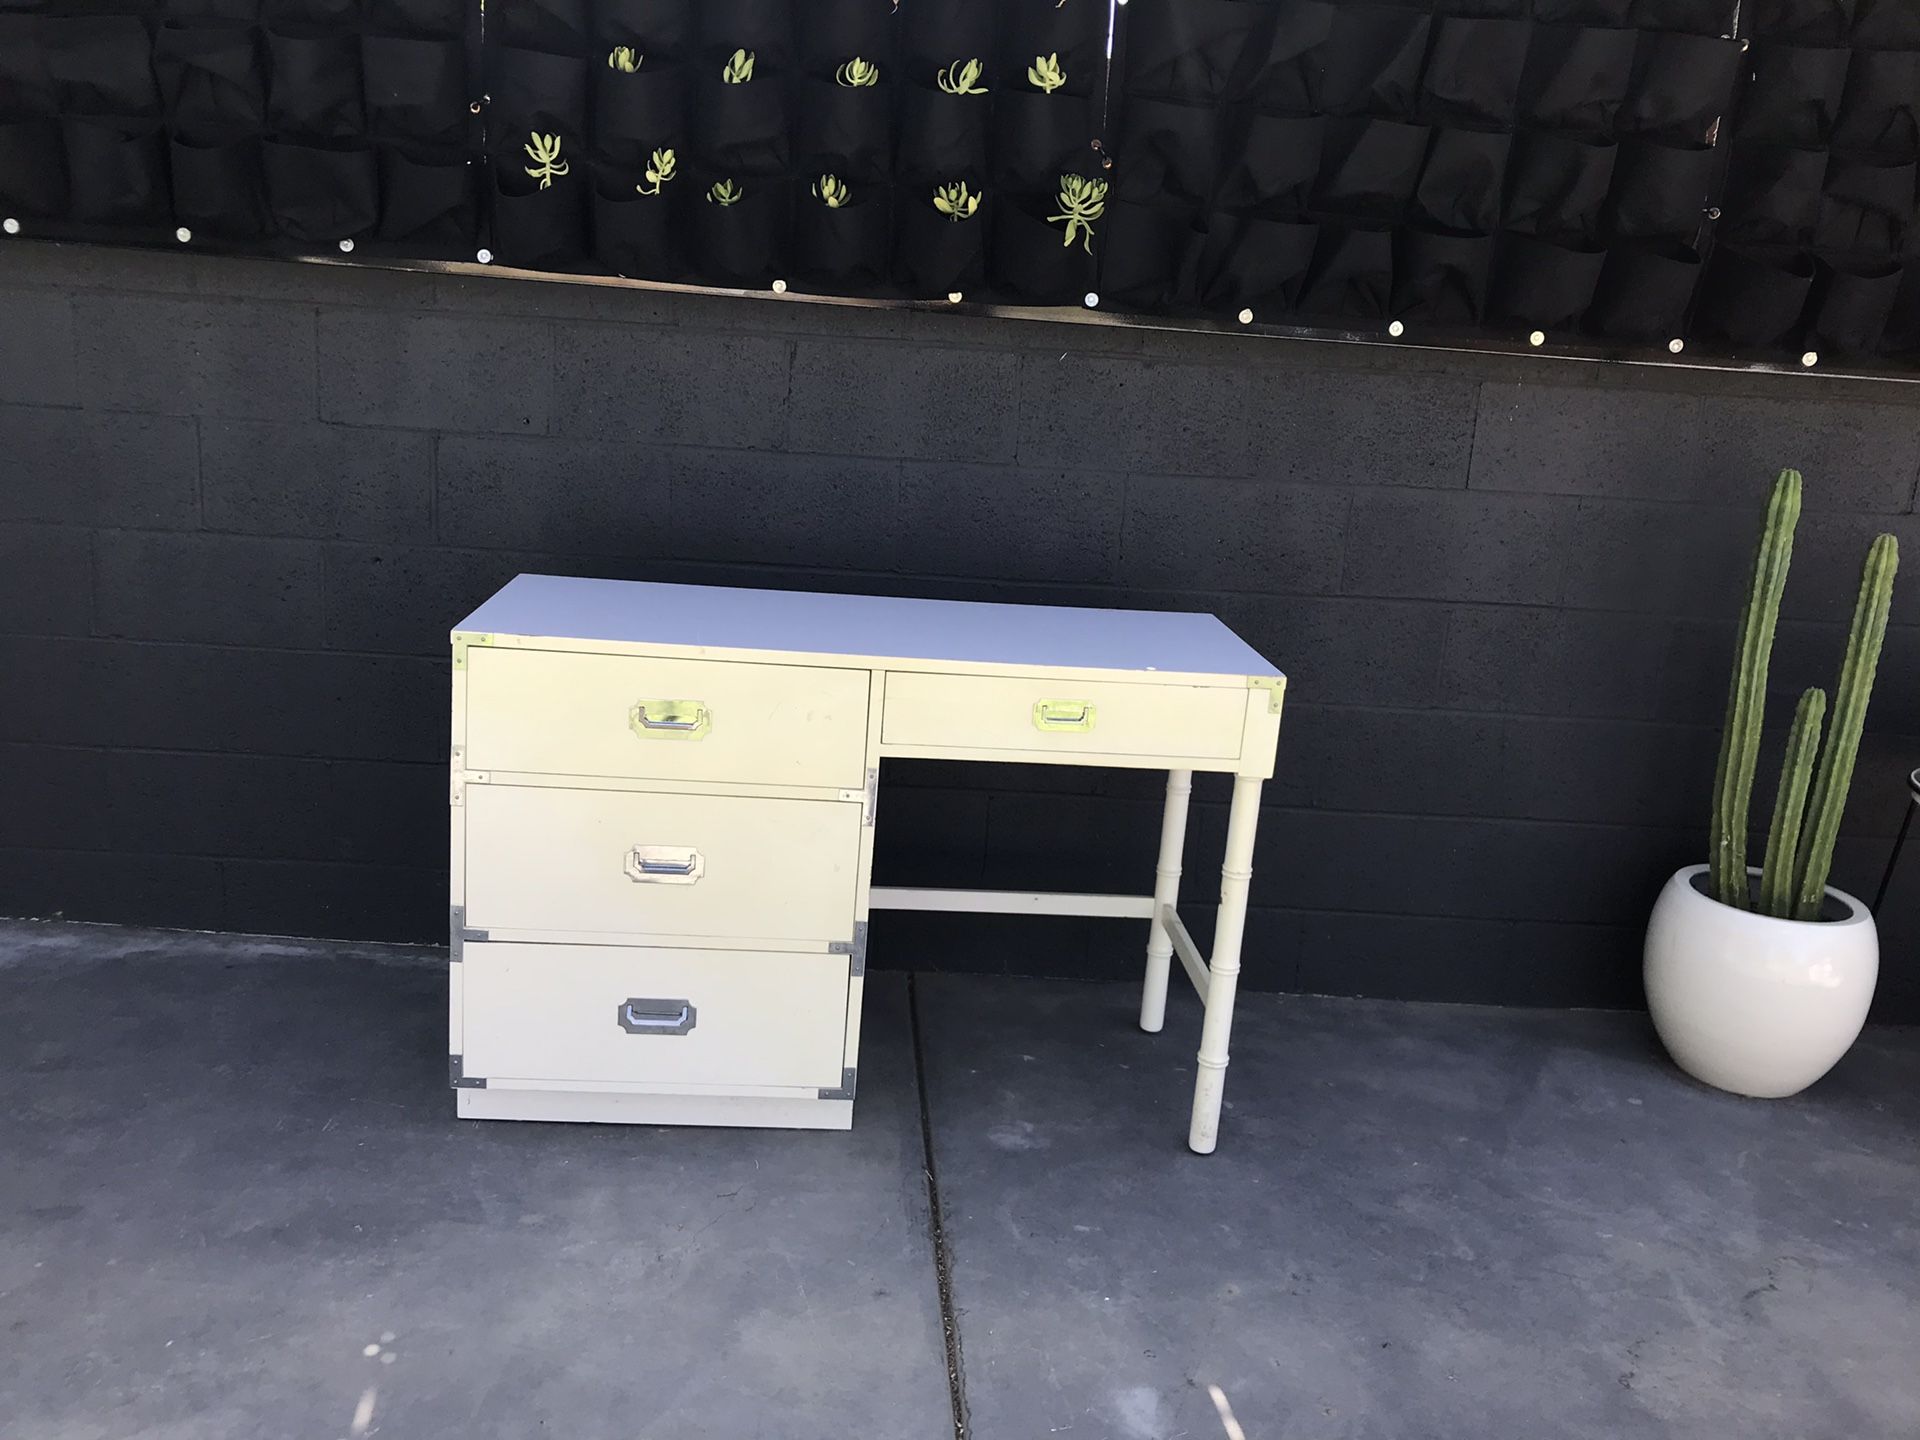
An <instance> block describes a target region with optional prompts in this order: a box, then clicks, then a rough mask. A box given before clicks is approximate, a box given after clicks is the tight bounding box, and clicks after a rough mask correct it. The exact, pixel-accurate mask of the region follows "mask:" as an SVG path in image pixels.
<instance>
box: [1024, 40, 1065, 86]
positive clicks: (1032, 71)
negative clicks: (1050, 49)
mask: <svg viewBox="0 0 1920 1440" xmlns="http://www.w3.org/2000/svg"><path fill="white" fill-rule="evenodd" d="M1027 79H1028V80H1029V81H1030V82H1032V85H1033V88H1034V89H1036V90H1039V91H1042V92H1043V93H1045V94H1048V95H1051V94H1052V93H1053V92H1054V91H1056V90H1058V89H1059V88H1060V87H1061V86H1062V85H1064V84H1066V83H1067V72H1066V71H1065V70H1062V69H1061V68H1060V52H1059V51H1057V50H1056V51H1055V52H1054V53H1053V54H1051V55H1036V56H1034V57H1033V64H1031V65H1029V66H1028V67H1027Z"/></svg>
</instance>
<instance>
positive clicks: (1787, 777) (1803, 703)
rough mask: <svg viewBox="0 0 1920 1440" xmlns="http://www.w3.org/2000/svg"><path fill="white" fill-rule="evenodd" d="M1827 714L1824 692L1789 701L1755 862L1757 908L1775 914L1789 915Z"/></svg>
mask: <svg viewBox="0 0 1920 1440" xmlns="http://www.w3.org/2000/svg"><path fill="white" fill-rule="evenodd" d="M1826 714H1827V692H1826V691H1824V690H1818V689H1815V690H1808V691H1807V692H1805V693H1804V694H1803V695H1801V697H1800V703H1799V704H1798V705H1796V706H1795V707H1794V711H1793V728H1792V729H1791V730H1789V731H1788V732H1787V753H1786V757H1785V758H1784V759H1783V760H1782V761H1781V762H1780V788H1779V790H1778V791H1777V792H1776V793H1775V795H1774V797H1773V825H1772V826H1771V828H1769V829H1768V831H1767V856H1766V859H1765V860H1764V861H1762V862H1761V865H1760V910H1761V913H1762V914H1766V915H1772V916H1774V917H1775V918H1776V919H1780V920H1788V919H1791V918H1792V917H1793V913H1794V907H1795V905H1796V903H1797V899H1798V897H1797V894H1796V892H1795V890H1794V886H1795V884H1796V883H1797V881H1798V880H1799V875H1800V872H1799V868H1798V866H1797V865H1796V864H1795V862H1796V861H1797V860H1798V858H1799V851H1800V817H1801V816H1802V815H1804V814H1805V813H1806V808H1807V785H1808V783H1809V782H1810V781H1811V780H1812V778H1813V761H1814V757H1815V756H1816V755H1818V754H1819V753H1820V722H1821V721H1822V720H1823V719H1825V718H1826Z"/></svg>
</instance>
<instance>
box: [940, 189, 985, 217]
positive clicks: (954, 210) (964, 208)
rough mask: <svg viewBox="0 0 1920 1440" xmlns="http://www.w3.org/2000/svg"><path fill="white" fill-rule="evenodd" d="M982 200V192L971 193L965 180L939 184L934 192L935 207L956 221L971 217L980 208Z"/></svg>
mask: <svg viewBox="0 0 1920 1440" xmlns="http://www.w3.org/2000/svg"><path fill="white" fill-rule="evenodd" d="M980 200H981V196H980V193H979V192H977V191H975V192H973V193H969V192H968V190H967V182H966V181H964V180H957V181H955V182H954V183H953V184H951V185H942V186H939V187H938V188H937V189H935V190H934V192H933V208H934V209H936V210H938V211H939V212H940V213H941V214H942V215H945V216H946V217H947V218H948V219H950V220H954V221H960V220H966V219H969V218H970V217H971V216H972V215H973V212H974V211H976V210H978V209H979V208H980Z"/></svg>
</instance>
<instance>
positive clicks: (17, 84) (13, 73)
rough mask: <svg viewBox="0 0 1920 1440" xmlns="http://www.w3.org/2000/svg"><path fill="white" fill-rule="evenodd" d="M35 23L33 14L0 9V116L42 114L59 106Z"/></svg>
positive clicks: (38, 18)
mask: <svg viewBox="0 0 1920 1440" xmlns="http://www.w3.org/2000/svg"><path fill="white" fill-rule="evenodd" d="M39 27H40V17H39V16H37V15H9V14H6V13H4V12H0V116H4V117H11V116H19V117H21V118H25V117H27V116H30V115H41V116H45V115H51V114H53V113H54V112H55V111H56V110H58V109H59V108H60V102H59V99H58V96H57V95H56V93H55V88H54V83H53V72H52V71H51V70H49V69H48V68H47V51H46V47H45V46H44V45H42V44H41V42H40V28H39Z"/></svg>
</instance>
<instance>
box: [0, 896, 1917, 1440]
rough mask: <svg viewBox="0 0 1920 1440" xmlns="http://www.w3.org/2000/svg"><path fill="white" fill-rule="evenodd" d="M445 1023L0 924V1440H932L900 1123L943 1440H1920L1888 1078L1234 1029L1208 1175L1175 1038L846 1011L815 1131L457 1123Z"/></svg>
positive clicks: (1056, 989) (1345, 1008) (1907, 1202)
mask: <svg viewBox="0 0 1920 1440" xmlns="http://www.w3.org/2000/svg"><path fill="white" fill-rule="evenodd" d="M444 988H445V979H444V961H443V960H441V959H439V958H438V957H433V956H430V955H426V954H423V953H422V952H418V951H409V950H386V949H381V948H378V947H369V946H338V945H336V946H326V945H317V944H308V943H296V942H267V941H259V940H247V939H241V938H231V937H211V936H199V935H175V934H161V933H153V932H143V931H133V930H116V929H107V928H95V927H83V926H53V925H27V924H19V925H10V924H5V923H0V997H4V1004H0V1156H4V1157H5V1158H4V1162H3V1163H0V1333H4V1337H5V1338H4V1342H3V1343H0V1434H4V1435H6V1436H8V1437H13V1436H19V1437H22V1440H82V1437H84V1440H119V1437H134V1436H139V1437H156V1440H173V1437H180V1440H185V1437H189V1436H191V1437H193V1440H271V1437H278V1436H286V1437H295V1436H298V1437H321V1440H331V1437H337V1436H350V1435H356V1434H369V1435H371V1434H387V1435H406V1436H409V1437H441V1436H446V1437H460V1440H474V1437H496V1436H497V1437H502V1440H507V1437H512V1440H526V1437H530V1436H540V1435H552V1436H556V1437H566V1440H597V1437H601V1436H607V1437H621V1440H633V1437H641V1440H649V1437H661V1440H707V1437H713V1440H720V1437H726V1440H748V1437H761V1436H764V1437H769V1440H774V1437H777V1440H811V1437H821V1440H827V1437H832V1440H922V1437H924V1440H945V1437H951V1436H952V1435H953V1433H954V1427H953V1414H952V1408H951V1404H950V1395H949V1385H948V1377H947V1361H946V1348H945V1344H944V1341H943V1336H942V1321H943V1316H942V1309H941V1294H940V1287H939V1284H938V1280H937V1276H936V1267H935V1250H936V1244H935V1237H934V1235H933V1233H932V1229H931V1224H930V1204H929V1192H928V1187H927V1174H926V1167H927V1162H928V1158H929V1157H928V1155H927V1151H926V1146H925V1143H924V1136H923V1126H922V1115H923V1105H924V1113H925V1117H926V1122H927V1124H926V1131H927V1133H929V1134H930V1135H931V1138H932V1157H931V1158H932V1161H933V1167H932V1168H933V1172H934V1174H935V1176H936V1177H937V1192H936V1193H937V1198H938V1202H939V1214H940V1221H941V1238H942V1240H943V1241H944V1245H945V1247H946V1250H947V1253H948V1254H949V1256H950V1258H951V1263H952V1273H951V1304H952V1308H953V1312H954V1320H955V1324H956V1328H957V1335H958V1344H959V1349H960V1356H961V1367H962V1374H961V1384H960V1387H959V1389H960V1394H961V1399H962V1404H963V1407H964V1412H965V1417H966V1421H967V1433H968V1434H969V1435H972V1436H977V1437H979V1440H1032V1437H1037V1436H1047V1435H1057V1434H1065V1435H1073V1436H1084V1437H1101V1440H1104V1437H1125V1440H1133V1437H1139V1440H1175V1437H1180V1436H1220V1435H1223V1434H1224V1433H1225V1432H1224V1429H1223V1426H1222V1423H1221V1421H1220V1419H1219V1418H1218V1415H1217V1412H1216V1407H1215V1404H1214V1401H1213V1400H1212V1398H1211V1397H1210V1394H1209V1387H1210V1386H1218V1387H1219V1388H1220V1390H1221V1391H1222V1392H1223V1393H1224V1395H1225V1396H1226V1398H1227V1400H1228V1401H1229V1403H1230V1404H1231V1406H1232V1408H1233V1410H1234V1411H1235V1412H1236V1413H1237V1415H1238V1419H1239V1423H1240V1424H1241V1425H1242V1426H1244V1428H1245V1433H1246V1435H1247V1436H1248V1437H1249V1440H1295V1437H1299V1440H1306V1437H1313V1440H1360V1437H1383V1440H1384V1437H1394V1440H1409V1437H1427V1436H1435V1437H1453V1436H1462V1437H1465V1436H1472V1437H1475V1440H1504V1437H1516V1440H1518V1437H1527V1440H1533V1437H1538V1436H1545V1435H1552V1436H1556V1437H1558V1436H1575V1437H1587V1436H1593V1437H1600V1436H1605V1437H1608V1440H1618V1437H1642V1436H1645V1437H1688V1440H1691V1437H1696V1436H1697V1437H1701V1440H1707V1437H1712V1440H1724V1437H1726V1436H1729V1435H1738V1436H1740V1437H1742V1440H1771V1437H1781V1440H1785V1437H1789V1436H1791V1437H1795V1440H1805V1437H1809V1436H1815V1437H1825V1436H1836V1437H1837V1436H1846V1437H1849V1440H1857V1437H1870V1436H1889V1437H1892V1436H1900V1437H1910V1436H1913V1435H1915V1434H1917V1433H1920V1374H1917V1373H1916V1370H1915V1367H1914V1364H1913V1357H1914V1356H1915V1355H1916V1354H1920V1283H1917V1282H1920V1275H1917V1274H1916V1270H1917V1268H1920V1211H1917V1209H1916V1204H1917V1202H1916V1199H1915V1197H1916V1196H1920V1033H1917V1032H1912V1031H1877V1032H1872V1033H1870V1034H1869V1035H1868V1036H1867V1037H1866V1039H1865V1040H1863V1042H1862V1043H1861V1045H1860V1046H1859V1047H1857V1049H1856V1051H1855V1053H1854V1054H1853V1055H1851V1056H1850V1057H1849V1058H1848V1059H1847V1060H1846V1062H1844V1063H1843V1065H1842V1066H1841V1067H1840V1068H1839V1069H1838V1070H1837V1071H1836V1072H1835V1073H1834V1074H1833V1075H1832V1076H1830V1077H1829V1078H1828V1079H1827V1080H1826V1081H1824V1082H1822V1083H1821V1084H1820V1085H1819V1086H1817V1087H1815V1088H1814V1090H1812V1091H1811V1092H1809V1093H1808V1094H1807V1095H1806V1096H1804V1097H1801V1098H1799V1099H1796V1100H1793V1101H1787V1102H1778V1103H1771V1104H1765V1103H1758V1102H1746V1101H1739V1100H1734V1099H1732V1098H1730V1097H1726V1096H1721V1095H1718V1094H1716V1093H1714V1092H1711V1091H1707V1090H1704V1089H1702V1088H1700V1087H1698V1086H1695V1085H1693V1084H1691V1083H1690V1082H1688V1081H1686V1080H1684V1079H1683V1078H1681V1077H1680V1076H1679V1075H1677V1074H1676V1073H1675V1072H1674V1071H1673V1070H1672V1069H1671V1067H1669V1066H1668V1065H1667V1064H1666V1063H1665V1061H1664V1060H1663V1059H1662V1058H1661V1057H1660V1056H1659V1054H1658V1052H1657V1051H1656V1050H1655V1049H1654V1047H1653V1045H1652V1042H1651V1039H1650V1035H1649V1032H1648V1030H1647V1027H1646V1025H1645V1022H1644V1020H1643V1019H1640V1018H1638V1017H1633V1016H1601V1015H1590V1014H1586V1015H1565V1014H1545V1013H1538V1012H1531V1013H1529V1012H1499V1011H1487V1010H1474V1009H1462V1008H1448V1007H1423V1006H1407V1005H1385V1004H1375V1003H1370V1002H1345V1001H1326V1000H1298V999H1282V998H1280V997H1274V996H1247V997H1243V1002H1242V1004H1243V1009H1242V1019H1241V1022H1240V1024H1239V1026H1238V1027H1236V1034H1235V1042H1236V1043H1235V1045H1234V1068H1233V1070H1232V1072H1231V1074H1230V1079H1229V1083H1228V1094H1229V1097H1230V1098H1229V1106H1230V1110H1229V1113H1228V1117H1227V1122H1226V1125H1225V1127H1224V1129H1223V1136H1222V1142H1221V1149H1220V1152H1219V1153H1218V1154H1216V1155H1214V1156H1212V1157H1209V1158H1206V1159H1202V1158H1199V1157H1195V1156H1191V1155H1189V1154H1187V1153H1186V1151H1185V1149H1184V1145H1183V1140H1184V1136H1185V1130H1186V1098H1187V1097H1186V1090H1187V1086H1188V1085H1189V1084H1190V1082H1191V1079H1192V1060H1191V1054H1192V1050H1193V1047H1194V1042H1195V1038H1196V1029H1197V1008H1196V1007H1195V1006H1194V1005H1193V1004H1192V1002H1191V999H1190V997H1182V1000H1181V1001H1179V1002H1176V1004H1175V1006H1174V1007H1173V1012H1172V1014H1171V1015H1170V1017H1169V1022H1168V1028H1167V1031H1166V1032H1165V1033H1164V1034H1162V1035H1160V1036H1145V1035H1142V1034H1140V1033H1139V1032H1138V1031H1137V1030H1136V1029H1134V1028H1133V1024H1132V1013H1133V1008H1134V996H1133V994H1132V992H1131V989H1130V988H1128V989H1116V988H1111V987H1103V986H1088V985H1066V984H1049V983H1038V982H1020V981H1003V980H986V979H961V978H956V977H940V976H922V977H920V978H919V979H918V981H917V982H916V983H915V985H914V986H913V993H912V994H911V995H909V987H908V985H907V982H906V981H905V980H904V979H903V978H901V977H897V976H888V975H879V976H875V977H873V979H872V981H871V982H870V985H869V998H868V1005H867V1020H866V1026H867V1028H866V1035H865V1040H864V1049H863V1056H862V1066H861V1077H860V1079H861V1084H860V1099H859V1103H858V1110H857V1117H856V1124H855V1128H854V1130H853V1131H852V1132H851V1133H849V1134H844V1135H842V1134H803V1133H780V1132H751V1131H696V1130H674V1131H668V1130H628V1129H620V1128H611V1127H608V1128H603V1127H584V1126H545V1125H502V1124H485V1123H478V1122H468V1123H461V1122H458V1121H456V1120H454V1119H453V1116H452V1100H451V1096H450V1093H449V1092H448V1091H447V1090H446V1088H445V1084H446V1069H445V1060H444V1054H443V1052H444V1043H443V1042H444V1039H445V1031H444ZM916 1016H917V1022H918V1023H917V1026H916V1025H915V1023H914V1021H915V1017H916ZM916 1032H917V1043H916ZM916 1059H917V1061H918V1066H917V1067H916ZM917 1068H918V1070H920V1071H921V1072H923V1073H924V1081H925V1088H924V1094H923V1093H922V1090H921V1087H920V1083H919V1080H918V1078H917V1076H916V1069H917ZM369 1349H371V1350H372V1352H373V1353H371V1354H369V1353H367V1352H368V1350H369Z"/></svg>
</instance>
